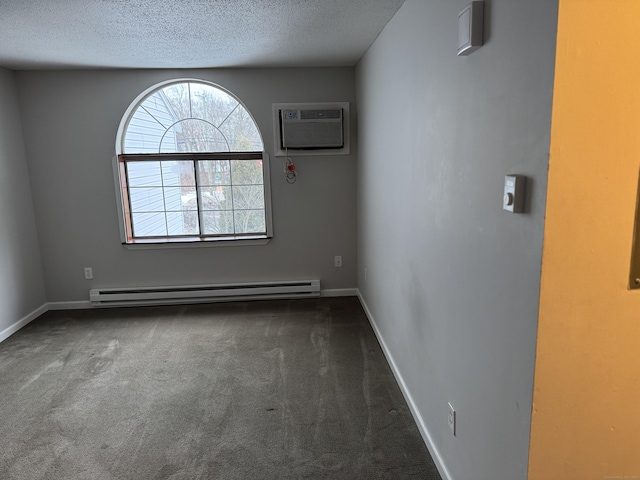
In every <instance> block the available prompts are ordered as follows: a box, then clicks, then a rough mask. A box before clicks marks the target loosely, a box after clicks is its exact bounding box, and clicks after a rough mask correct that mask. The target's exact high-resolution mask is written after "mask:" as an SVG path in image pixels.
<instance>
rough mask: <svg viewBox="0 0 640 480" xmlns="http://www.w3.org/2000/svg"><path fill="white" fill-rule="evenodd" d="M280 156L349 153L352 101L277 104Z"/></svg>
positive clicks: (275, 112)
mask: <svg viewBox="0 0 640 480" xmlns="http://www.w3.org/2000/svg"><path fill="white" fill-rule="evenodd" d="M273 113H274V131H275V134H276V138H275V140H276V149H275V150H276V152H275V154H276V156H281V155H285V152H289V155H295V156H299V155H336V154H348V153H349V128H348V123H349V122H348V118H349V104H348V103H347V102H340V103H318V104H295V103H286V104H285V103H280V104H274V105H273Z"/></svg>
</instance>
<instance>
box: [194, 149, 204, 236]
mask: <svg viewBox="0 0 640 480" xmlns="http://www.w3.org/2000/svg"><path fill="white" fill-rule="evenodd" d="M198 162H199V161H198V160H194V161H193V170H194V178H195V182H196V204H197V206H198V235H203V233H202V225H204V223H203V222H204V212H203V211H202V190H200V165H199V163H198Z"/></svg>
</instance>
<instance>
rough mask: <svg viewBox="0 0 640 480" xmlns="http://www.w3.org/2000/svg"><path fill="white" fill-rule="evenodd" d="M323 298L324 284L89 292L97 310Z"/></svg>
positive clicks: (266, 284) (241, 284)
mask: <svg viewBox="0 0 640 480" xmlns="http://www.w3.org/2000/svg"><path fill="white" fill-rule="evenodd" d="M319 296H320V280H304V281H291V282H259V283H230V284H222V285H181V286H173V287H140V288H94V289H91V290H90V291H89V298H90V300H91V304H92V305H93V306H94V307H126V306H144V305H170V304H183V303H210V302H232V301H246V300H271V299H291V298H312V297H319Z"/></svg>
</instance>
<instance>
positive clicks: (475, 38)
mask: <svg viewBox="0 0 640 480" xmlns="http://www.w3.org/2000/svg"><path fill="white" fill-rule="evenodd" d="M483 25H484V2H483V1H481V0H477V1H473V2H471V3H470V4H469V5H467V6H466V7H465V8H464V9H463V10H462V11H461V12H460V14H459V15H458V56H463V55H469V54H470V53H471V52H474V51H476V50H477V49H478V48H480V47H481V46H482V37H483V35H484V33H483Z"/></svg>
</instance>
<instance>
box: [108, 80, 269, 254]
mask: <svg viewBox="0 0 640 480" xmlns="http://www.w3.org/2000/svg"><path fill="white" fill-rule="evenodd" d="M187 82H198V83H203V84H207V85H210V86H212V87H214V88H217V89H219V90H222V91H223V92H225V93H227V94H229V95H231V96H232V97H233V98H234V99H235V100H236V101H238V103H240V104H241V105H242V107H243V108H244V109H245V110H246V111H247V112H248V113H249V115H251V112H250V111H249V109H248V108H247V107H246V106H245V105H244V103H242V101H241V100H240V99H239V98H238V97H237V96H236V95H234V94H233V93H231V92H230V91H228V90H227V89H225V88H223V87H221V86H220V85H216V84H214V83H212V82H209V81H206V80H201V79H195V78H180V79H173V80H168V81H165V82H161V83H158V84H155V85H153V86H151V87H149V88H147V89H146V90H145V91H143V92H142V93H140V95H138V96H137V97H136V98H135V100H134V101H133V102H132V103H131V104H130V105H129V107H128V108H127V110H126V111H125V113H124V115H123V117H122V120H121V122H120V125H119V127H118V133H117V136H116V155H115V156H114V157H113V158H112V166H113V178H114V185H115V190H116V202H117V212H118V226H119V230H120V240H121V243H122V245H123V246H124V247H125V248H127V249H134V250H137V249H158V248H160V249H163V248H192V247H216V246H217V247H219V246H246V245H265V244H267V243H269V241H270V240H271V238H273V220H272V210H271V175H270V172H271V169H270V164H269V155H268V153H267V152H266V151H265V150H263V151H262V152H258V153H261V155H262V174H263V184H264V206H265V226H266V234H257V235H251V234H246V235H229V236H207V235H204V236H193V237H189V236H166V237H159V238H158V237H155V238H136V239H130V238H128V232H127V227H126V221H127V215H126V212H125V206H126V205H127V203H128V200H126V199H125V198H123V193H124V192H125V189H124V188H123V184H122V181H121V176H122V169H121V165H122V163H123V157H129V159H131V158H132V157H136V156H140V157H143V156H144V157H148V158H150V157H154V159H157V160H181V159H188V160H193V161H194V164H195V163H197V161H198V160H204V159H205V158H206V157H210V158H211V159H214V158H215V159H224V158H223V157H225V156H226V157H228V159H237V158H233V157H234V154H235V156H236V157H237V156H241V155H243V154H250V153H251V152H221V153H218V152H211V153H186V154H185V153H175V154H172V153H168V154H166V153H162V154H124V153H123V146H124V137H125V133H126V131H127V127H128V125H129V121H130V120H131V118H132V116H133V113H134V112H135V110H136V109H137V108H138V106H139V105H140V104H141V103H142V102H143V101H144V100H145V99H146V98H147V97H148V96H149V95H151V94H152V93H154V92H155V91H158V90H161V89H162V88H165V87H167V86H169V85H172V84H177V83H187ZM251 117H252V119H253V121H254V124H255V125H256V128H257V129H258V132H259V133H260V136H261V138H263V137H262V132H260V129H259V127H258V124H257V122H256V121H255V119H254V118H253V115H251ZM262 144H263V145H264V140H262ZM253 153H256V152H253Z"/></svg>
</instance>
